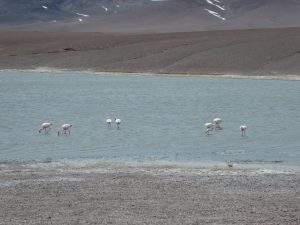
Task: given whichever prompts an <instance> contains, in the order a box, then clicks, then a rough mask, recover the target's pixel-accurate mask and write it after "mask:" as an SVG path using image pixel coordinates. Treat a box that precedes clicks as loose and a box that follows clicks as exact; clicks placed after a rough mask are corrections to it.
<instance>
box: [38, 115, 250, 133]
mask: <svg viewBox="0 0 300 225" xmlns="http://www.w3.org/2000/svg"><path fill="white" fill-rule="evenodd" d="M221 123H222V119H220V118H215V119H213V122H212V123H205V124H204V127H205V133H206V134H207V135H209V134H210V132H211V131H213V130H214V129H216V130H222V127H221V125H220V124H221ZM106 124H107V127H109V128H110V127H111V124H112V119H110V118H109V119H106ZM115 124H116V126H117V129H120V125H121V119H119V118H115ZM51 126H52V123H49V122H46V123H42V125H41V128H40V129H39V133H43V134H47V133H48V132H49V131H50V129H51ZM71 127H72V124H68V123H65V124H63V125H62V126H61V129H59V130H58V131H57V135H58V136H60V135H61V134H64V135H70V134H71V132H70V128H71ZM246 130H247V126H246V125H241V126H240V131H241V133H242V136H245V134H246Z"/></svg>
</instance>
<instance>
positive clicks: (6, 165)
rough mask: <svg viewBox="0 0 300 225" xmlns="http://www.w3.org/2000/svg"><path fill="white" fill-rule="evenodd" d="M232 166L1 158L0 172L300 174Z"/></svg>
mask: <svg viewBox="0 0 300 225" xmlns="http://www.w3.org/2000/svg"><path fill="white" fill-rule="evenodd" d="M231 165H232V166H231V167H229V166H228V165H227V163H226V161H224V162H189V161H186V162H173V161H153V162H151V161H145V162H140V161H130V162H125V161H119V162H118V161H95V160H92V161H89V160H77V161H76V160H53V161H52V160H40V161H39V160H31V161H2V162H0V173H5V171H19V172H28V171H31V170H33V171H35V170H36V171H38V170H41V171H57V172H64V173H68V172H76V173H82V174H88V173H115V172H127V173H135V172H141V171H143V172H148V173H149V174H190V175H192V174H215V175H216V174H227V175H230V174H231V175H239V174H243V175H249V174H256V175H263V174H298V175H300V167H299V166H295V165H285V164H283V165H282V164H281V162H276V161H275V162H260V163H259V162H248V163H247V162H244V163H242V162H236V161H231Z"/></svg>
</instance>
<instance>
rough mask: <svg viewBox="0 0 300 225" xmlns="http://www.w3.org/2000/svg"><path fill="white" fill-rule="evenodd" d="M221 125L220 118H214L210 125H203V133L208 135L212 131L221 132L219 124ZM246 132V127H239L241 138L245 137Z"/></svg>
mask: <svg viewBox="0 0 300 225" xmlns="http://www.w3.org/2000/svg"><path fill="white" fill-rule="evenodd" d="M221 123H222V119H220V118H214V119H213V122H212V123H205V124H204V127H205V133H206V134H207V135H209V134H210V133H209V132H211V131H213V130H214V129H216V130H222V127H221V125H220V124H221ZM246 130H247V126H246V125H241V126H240V131H241V133H242V136H245V135H246Z"/></svg>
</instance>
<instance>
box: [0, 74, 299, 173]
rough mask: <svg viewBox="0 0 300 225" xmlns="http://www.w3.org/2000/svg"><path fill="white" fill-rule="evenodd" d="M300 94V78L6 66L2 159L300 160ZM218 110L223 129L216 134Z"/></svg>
mask: <svg viewBox="0 0 300 225" xmlns="http://www.w3.org/2000/svg"><path fill="white" fill-rule="evenodd" d="M299 97H300V82H297V81H279V80H276V81H272V80H238V79H222V78H201V77H159V76H126V75H120V76H117V75H91V74H71V73H69V74H68V73H63V74H55V73H25V72H20V73H11V72H10V73H7V72H1V73H0V99H1V102H0V117H1V123H0V138H1V139H0V160H1V161H2V162H3V161H8V162H10V161H32V160H37V161H40V160H42V161H44V160H48V161H49V160H50V161H57V160H59V161H60V160H62V161H80V162H82V161H84V162H85V161H87V162H95V161H96V162H98V161H99V162H103V161H104V162H107V161H109V162H175V163H176V162H178V163H182V162H188V163H198V164H201V165H208V164H209V165H215V164H218V163H223V162H224V161H225V160H232V161H234V162H235V163H236V164H242V165H253V164H255V165H260V166H266V165H274V166H277V165H287V166H296V167H299V166H300V101H299ZM115 116H117V117H120V118H121V119H122V124H121V129H119V130H117V129H116V126H114V124H113V126H112V128H110V129H109V128H107V126H106V123H105V120H106V118H109V117H110V118H114V117H115ZM215 117H220V118H222V119H223V123H222V127H223V130H220V131H214V132H212V134H211V135H209V136H207V135H205V133H204V127H203V124H204V123H205V122H210V121H212V119H213V118H215ZM45 121H50V122H52V123H53V128H52V130H51V131H50V132H49V134H47V135H42V134H39V133H38V129H39V128H40V124H41V123H43V122H45ZM63 123H71V124H73V127H72V128H71V135H70V136H68V137H66V136H60V137H58V136H57V129H59V127H60V126H61V124H63ZM244 123H245V124H246V125H247V126H248V130H247V131H246V136H245V137H242V136H241V134H240V131H239V126H240V125H241V124H244Z"/></svg>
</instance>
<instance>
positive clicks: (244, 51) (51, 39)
mask: <svg viewBox="0 0 300 225" xmlns="http://www.w3.org/2000/svg"><path fill="white" fill-rule="evenodd" d="M0 49H1V51H0V69H35V68H40V67H49V68H57V69H66V70H79V71H86V70H90V71H101V72H103V71H116V72H145V73H147V72H148V73H184V74H246V75H287V74H294V75H298V74H300V64H299V60H300V28H278V29H256V30H234V31H206V32H186V33H164V34H104V33H47V32H0Z"/></svg>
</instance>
